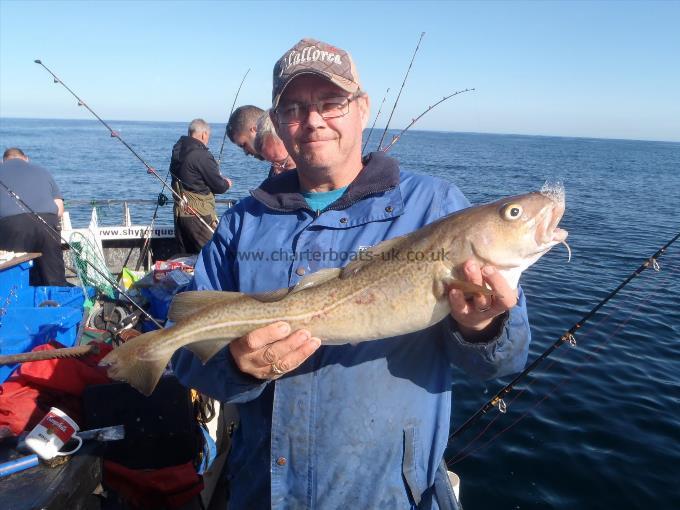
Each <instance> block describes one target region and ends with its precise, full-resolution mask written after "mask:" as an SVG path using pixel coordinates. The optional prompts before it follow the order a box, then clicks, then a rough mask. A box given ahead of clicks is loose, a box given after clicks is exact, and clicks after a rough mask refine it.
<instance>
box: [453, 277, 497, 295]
mask: <svg viewBox="0 0 680 510" xmlns="http://www.w3.org/2000/svg"><path fill="white" fill-rule="evenodd" d="M444 285H445V286H446V287H447V288H448V289H451V288H453V289H458V290H462V291H463V292H465V293H466V294H484V295H486V296H491V295H493V291H492V290H491V289H488V288H486V287H482V286H481V285H476V284H474V283H472V282H466V281H464V280H455V279H453V278H450V279H448V280H444Z"/></svg>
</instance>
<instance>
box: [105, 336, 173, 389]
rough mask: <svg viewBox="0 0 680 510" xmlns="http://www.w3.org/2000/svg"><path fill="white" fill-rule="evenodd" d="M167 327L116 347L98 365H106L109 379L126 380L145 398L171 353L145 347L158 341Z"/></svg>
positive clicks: (166, 350)
mask: <svg viewBox="0 0 680 510" xmlns="http://www.w3.org/2000/svg"><path fill="white" fill-rule="evenodd" d="M165 332H166V330H164V329H159V330H157V331H150V332H148V333H144V334H143V335H140V336H138V337H136V338H133V339H131V340H130V341H128V342H126V343H124V344H122V345H120V346H118V347H116V348H115V349H114V350H113V351H111V352H110V353H108V354H107V355H106V356H105V357H104V358H103V359H102V360H101V361H100V362H99V366H101V367H106V373H107V375H108V376H109V377H110V378H111V379H115V380H117V381H125V382H127V383H128V384H130V386H132V387H134V388H135V389H137V390H138V391H139V392H140V393H143V394H144V395H146V396H147V397H148V396H149V395H151V393H152V392H153V390H154V388H155V387H156V385H157V384H158V381H159V380H160V378H161V376H162V375H163V372H164V371H165V367H166V366H167V365H168V363H169V362H170V357H171V356H172V354H173V352H174V351H173V350H171V349H153V351H152V350H151V349H149V348H148V346H149V345H150V344H152V343H154V342H158V340H159V339H160V337H161V336H163V335H164V334H165Z"/></svg>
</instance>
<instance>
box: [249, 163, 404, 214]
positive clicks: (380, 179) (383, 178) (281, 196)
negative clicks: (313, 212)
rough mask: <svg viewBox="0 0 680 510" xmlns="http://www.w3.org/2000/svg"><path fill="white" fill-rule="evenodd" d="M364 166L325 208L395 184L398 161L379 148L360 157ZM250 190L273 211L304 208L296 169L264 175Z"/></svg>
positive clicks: (343, 205) (341, 206) (348, 203)
mask: <svg viewBox="0 0 680 510" xmlns="http://www.w3.org/2000/svg"><path fill="white" fill-rule="evenodd" d="M363 164H364V168H363V169H362V170H361V172H359V175H357V177H356V178H355V179H354V180H353V181H352V182H351V183H350V185H349V186H348V187H347V191H345V193H343V195H342V196H341V197H340V198H339V199H338V200H336V201H335V202H333V203H332V204H331V205H330V206H328V208H327V209H334V210H340V209H346V208H347V207H349V206H351V205H352V204H354V203H356V202H358V201H360V200H363V199H364V198H365V197H367V196H369V195H375V194H378V193H384V192H386V191H389V190H391V189H394V188H395V187H397V186H398V185H399V164H398V163H397V161H396V160H395V159H392V158H390V157H388V156H386V155H385V154H384V153H382V152H372V153H371V154H369V155H368V156H366V157H365V158H364V160H363ZM250 194H251V195H252V196H253V198H255V200H257V201H258V202H261V203H262V204H264V205H266V206H267V207H269V208H271V209H274V210H276V211H284V212H290V211H297V210H299V209H308V210H309V206H308V205H307V201H306V200H305V199H304V197H303V196H302V194H301V193H300V181H299V179H298V173H297V170H291V171H289V172H284V173H282V174H279V175H275V176H273V177H270V178H268V179H266V180H265V181H264V182H262V184H260V186H259V187H258V188H257V189H254V190H252V191H251V192H250Z"/></svg>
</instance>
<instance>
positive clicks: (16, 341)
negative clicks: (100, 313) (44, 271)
mask: <svg viewBox="0 0 680 510" xmlns="http://www.w3.org/2000/svg"><path fill="white" fill-rule="evenodd" d="M93 294H94V289H92V288H88V295H89V296H92V295H93ZM84 301H85V293H84V292H83V289H81V288H79V287H27V288H25V289H24V290H23V292H20V293H19V294H18V296H17V302H16V303H14V304H13V305H12V306H9V307H8V308H7V309H6V310H4V314H3V315H2V316H1V317H0V354H3V355H6V354H17V353H21V352H29V351H31V350H32V349H33V348H34V347H36V346H38V345H41V344H44V343H47V342H48V341H50V340H56V341H57V342H59V343H61V344H63V345H64V346H66V347H72V346H73V345H74V344H75V342H76V337H77V334H78V326H79V325H80V322H81V320H82V318H83V303H84ZM15 368H16V365H14V366H12V365H9V366H0V383H1V382H3V381H4V380H5V379H7V377H9V375H10V374H11V373H12V371H13V370H14V369H15Z"/></svg>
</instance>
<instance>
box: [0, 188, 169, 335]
mask: <svg viewBox="0 0 680 510" xmlns="http://www.w3.org/2000/svg"><path fill="white" fill-rule="evenodd" d="M0 186H2V187H3V188H4V189H5V191H7V193H8V194H9V195H10V196H11V197H12V198H13V199H14V201H15V202H16V203H17V204H18V205H19V207H21V208H22V209H24V210H25V211H26V212H30V213H32V214H33V216H34V217H35V218H37V219H36V221H38V223H39V224H40V223H42V225H44V226H45V227H46V228H47V231H48V232H49V234H50V236H51V237H52V239H54V240H55V241H58V242H59V243H60V244H61V243H62V242H63V243H64V244H66V246H68V247H69V249H70V250H72V251H73V253H78V250H76V249H75V248H74V247H73V245H71V243H69V242H68V241H67V240H66V239H64V238H63V237H62V236H61V233H59V232H58V231H57V230H56V229H55V228H54V227H53V226H52V225H50V224H49V223H47V221H45V218H43V217H42V216H40V214H38V213H37V212H36V211H35V210H33V208H32V207H31V206H30V205H28V204H27V203H26V202H24V200H23V199H22V198H21V197H20V196H19V195H18V194H17V193H16V192H15V191H13V190H12V189H10V188H9V187H7V185H6V184H5V183H4V182H2V181H0ZM82 260H84V261H85V263H86V264H87V265H89V266H90V267H91V268H92V269H94V270H95V271H96V272H97V273H98V274H99V276H101V277H102V278H104V280H106V282H107V283H108V284H109V285H111V287H113V288H115V289H116V290H117V291H118V292H119V293H120V294H121V295H122V296H124V297H125V298H126V299H127V300H128V301H129V302H130V303H132V305H133V306H134V307H135V308H137V309H138V310H139V311H140V312H142V314H144V316H146V318H147V319H149V320H150V321H151V322H153V323H154V324H155V325H156V326H158V328H159V329H163V325H162V324H161V323H160V322H158V321H157V320H156V319H154V318H153V317H152V316H151V315H150V314H149V312H147V311H146V310H144V308H142V307H141V306H140V305H139V304H137V302H136V301H135V300H134V299H132V297H130V295H129V294H128V293H127V292H125V290H124V289H123V288H121V287H120V285H118V283H117V282H114V281H113V280H112V279H111V278H109V277H108V275H106V274H104V272H103V271H102V270H100V269H99V268H98V267H97V266H95V265H94V264H93V263H92V262H90V261H89V260H87V259H86V258H83V259H82Z"/></svg>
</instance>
